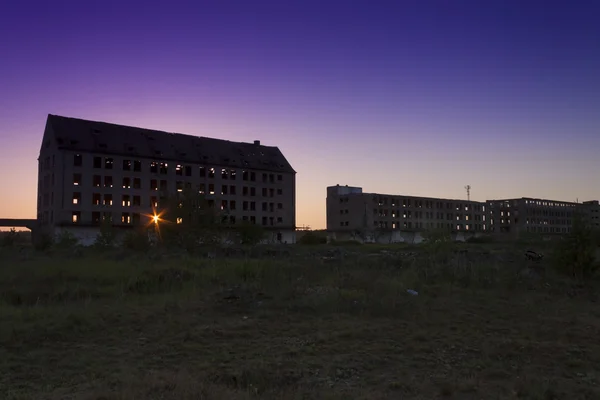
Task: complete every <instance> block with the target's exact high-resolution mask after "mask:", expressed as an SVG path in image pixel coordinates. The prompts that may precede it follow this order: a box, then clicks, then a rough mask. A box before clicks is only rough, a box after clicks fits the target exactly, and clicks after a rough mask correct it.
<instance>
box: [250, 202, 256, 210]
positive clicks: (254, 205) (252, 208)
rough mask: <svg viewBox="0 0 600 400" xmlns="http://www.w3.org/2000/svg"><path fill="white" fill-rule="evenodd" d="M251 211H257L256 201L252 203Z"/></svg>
mask: <svg viewBox="0 0 600 400" xmlns="http://www.w3.org/2000/svg"><path fill="white" fill-rule="evenodd" d="M250 211H256V202H255V201H251V202H250Z"/></svg>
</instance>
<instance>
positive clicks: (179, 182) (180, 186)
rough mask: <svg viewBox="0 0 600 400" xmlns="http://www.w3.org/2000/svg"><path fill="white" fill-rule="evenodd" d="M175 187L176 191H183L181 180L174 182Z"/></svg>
mask: <svg viewBox="0 0 600 400" xmlns="http://www.w3.org/2000/svg"><path fill="white" fill-rule="evenodd" d="M175 188H176V190H177V191H178V192H183V181H177V182H175Z"/></svg>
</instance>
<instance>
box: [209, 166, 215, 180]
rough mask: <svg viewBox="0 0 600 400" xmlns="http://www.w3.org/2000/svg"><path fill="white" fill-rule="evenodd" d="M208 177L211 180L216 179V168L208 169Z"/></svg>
mask: <svg viewBox="0 0 600 400" xmlns="http://www.w3.org/2000/svg"><path fill="white" fill-rule="evenodd" d="M208 177H209V178H214V177H215V169H214V168H209V169H208Z"/></svg>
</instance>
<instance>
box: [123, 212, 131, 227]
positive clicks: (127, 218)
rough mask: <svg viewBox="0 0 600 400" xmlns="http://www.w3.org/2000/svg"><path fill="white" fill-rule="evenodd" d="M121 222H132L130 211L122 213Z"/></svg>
mask: <svg viewBox="0 0 600 400" xmlns="http://www.w3.org/2000/svg"><path fill="white" fill-rule="evenodd" d="M121 223H123V224H130V223H131V214H129V213H123V214H121Z"/></svg>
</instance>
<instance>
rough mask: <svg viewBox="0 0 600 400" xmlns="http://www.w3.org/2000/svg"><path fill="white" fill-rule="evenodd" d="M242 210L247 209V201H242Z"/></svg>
mask: <svg viewBox="0 0 600 400" xmlns="http://www.w3.org/2000/svg"><path fill="white" fill-rule="evenodd" d="M242 210H244V211H248V202H247V201H244V202H242Z"/></svg>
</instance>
